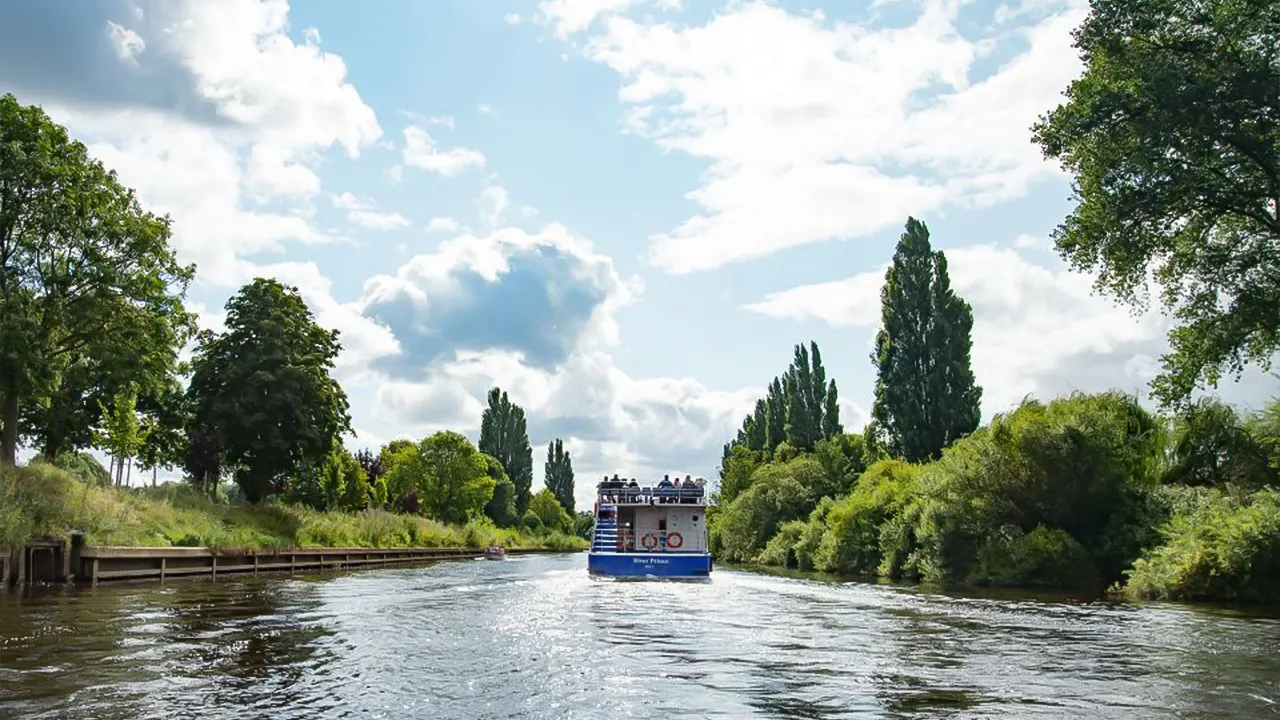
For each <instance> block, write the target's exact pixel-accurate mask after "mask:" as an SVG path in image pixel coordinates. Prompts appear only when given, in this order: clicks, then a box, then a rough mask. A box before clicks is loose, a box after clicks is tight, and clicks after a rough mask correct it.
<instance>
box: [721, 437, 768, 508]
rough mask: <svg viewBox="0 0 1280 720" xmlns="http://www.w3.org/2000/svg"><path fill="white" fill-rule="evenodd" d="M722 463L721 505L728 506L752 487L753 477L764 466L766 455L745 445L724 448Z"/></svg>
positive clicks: (731, 444)
mask: <svg viewBox="0 0 1280 720" xmlns="http://www.w3.org/2000/svg"><path fill="white" fill-rule="evenodd" d="M724 449H725V455H724V459H723V460H721V462H720V503H721V504H722V505H728V504H729V503H731V502H733V501H734V500H735V499H736V498H737V497H738V496H739V495H741V494H742V493H743V491H745V490H746V489H747V488H748V487H750V486H751V476H752V475H753V474H754V473H755V471H756V469H757V468H759V467H760V466H761V465H763V464H764V453H763V452H762V451H760V450H752V449H751V448H749V447H747V446H746V445H745V444H742V445H739V444H733V443H730V444H729V445H725V446H724Z"/></svg>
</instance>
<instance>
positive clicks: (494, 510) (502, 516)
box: [484, 455, 520, 527]
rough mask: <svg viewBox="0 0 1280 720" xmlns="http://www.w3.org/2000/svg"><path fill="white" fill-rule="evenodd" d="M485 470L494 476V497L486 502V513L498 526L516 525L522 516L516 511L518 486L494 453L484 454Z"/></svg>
mask: <svg viewBox="0 0 1280 720" xmlns="http://www.w3.org/2000/svg"><path fill="white" fill-rule="evenodd" d="M484 464H485V472H486V473H487V474H488V475H489V477H491V478H493V497H491V498H489V502H487V503H485V506H484V514H485V516H486V517H488V518H489V519H490V520H491V521H493V523H494V524H495V525H497V526H498V527H514V526H515V525H516V522H517V521H518V520H519V519H520V516H519V515H518V514H517V513H516V486H515V483H513V482H511V480H510V479H509V478H507V472H506V471H505V470H503V469H502V463H500V462H498V458H496V457H494V456H492V455H485V456H484Z"/></svg>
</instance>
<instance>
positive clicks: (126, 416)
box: [94, 387, 146, 487]
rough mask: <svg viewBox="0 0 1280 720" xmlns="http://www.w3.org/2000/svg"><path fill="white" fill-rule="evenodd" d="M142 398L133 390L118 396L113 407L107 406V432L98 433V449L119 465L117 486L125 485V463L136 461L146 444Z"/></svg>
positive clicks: (119, 393) (112, 403)
mask: <svg viewBox="0 0 1280 720" xmlns="http://www.w3.org/2000/svg"><path fill="white" fill-rule="evenodd" d="M137 408H138V396H137V392H136V391H135V390H134V389H133V388H132V387H129V388H125V389H123V390H120V391H119V392H117V393H116V396H115V397H114V398H113V399H112V401H111V406H110V407H106V406H103V407H102V408H101V411H102V419H103V423H102V424H103V429H102V430H101V431H100V432H98V433H95V437H94V440H95V443H96V444H97V445H98V447H100V448H102V449H103V450H106V451H107V452H109V453H111V458H112V461H113V462H114V464H115V469H116V477H115V484H116V486H117V487H119V486H120V485H123V484H124V464H125V461H126V460H127V461H130V462H132V461H133V458H135V457H137V456H138V453H139V452H140V451H141V450H142V446H143V444H144V443H145V442H146V433H145V432H144V431H143V429H142V428H141V427H140V425H139V423H138V410H137Z"/></svg>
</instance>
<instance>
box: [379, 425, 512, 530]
mask: <svg viewBox="0 0 1280 720" xmlns="http://www.w3.org/2000/svg"><path fill="white" fill-rule="evenodd" d="M387 475H388V484H389V485H392V486H394V487H397V488H410V489H412V490H413V491H415V492H416V493H417V498H418V500H419V502H420V503H421V507H422V511H423V512H424V513H426V514H427V515H430V516H431V517H434V518H436V519H437V520H440V521H441V522H447V523H464V522H466V521H467V520H470V519H471V518H473V517H476V516H478V515H480V513H481V512H482V511H483V510H484V507H485V505H486V504H487V503H488V502H489V500H490V499H491V498H492V497H493V488H494V485H495V484H496V483H495V481H494V479H493V478H492V477H491V476H490V475H489V468H488V463H487V462H486V460H485V456H484V454H483V453H481V452H479V451H478V450H476V448H475V446H474V445H472V444H471V441H470V440H468V439H467V438H466V437H465V436H463V435H460V434H458V433H456V432H452V431H449V430H445V431H441V432H438V433H436V434H434V435H432V436H430V437H428V438H426V439H424V440H423V441H422V442H420V443H418V444H417V445H415V446H413V447H411V448H403V449H401V450H400V451H398V452H397V453H396V455H395V461H394V463H393V464H392V466H391V467H390V468H389V469H388V471H387ZM405 492H406V493H407V492H408V491H405Z"/></svg>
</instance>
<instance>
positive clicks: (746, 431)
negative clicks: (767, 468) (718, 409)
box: [724, 342, 844, 458]
mask: <svg viewBox="0 0 1280 720" xmlns="http://www.w3.org/2000/svg"><path fill="white" fill-rule="evenodd" d="M794 350H795V355H794V359H793V360H792V361H791V365H789V366H788V367H787V371H786V372H785V373H783V374H782V376H781V377H775V378H774V379H773V382H771V383H770V384H769V386H768V390H767V392H766V394H765V397H763V398H761V399H759V400H757V401H756V406H755V409H754V410H753V411H752V413H751V414H750V415H748V416H747V417H746V418H745V419H744V420H743V422H742V428H741V429H740V430H738V435H737V437H736V438H735V439H734V440H733V441H732V442H731V443H730V444H729V445H726V446H725V450H724V454H725V457H726V458H727V457H728V456H729V454H730V449H731V448H730V445H742V446H744V447H746V448H748V449H750V450H754V451H757V452H762V453H764V454H765V455H768V456H772V455H773V454H774V452H775V451H776V450H777V449H778V446H779V445H781V444H782V443H784V442H785V443H787V445H788V446H789V447H790V448H792V449H793V451H796V452H808V451H810V450H812V449H813V447H814V445H815V444H816V443H817V442H818V441H819V440H822V439H825V438H831V437H835V436H837V435H840V434H841V433H843V432H844V428H843V426H841V424H840V399H839V392H838V390H837V389H836V383H835V381H834V380H832V381H830V382H828V381H827V379H826V377H827V371H826V368H825V367H823V365H822V353H821V351H819V350H818V344H817V343H815V342H810V343H809V346H808V347H805V346H804V345H796V346H795V349H794Z"/></svg>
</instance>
